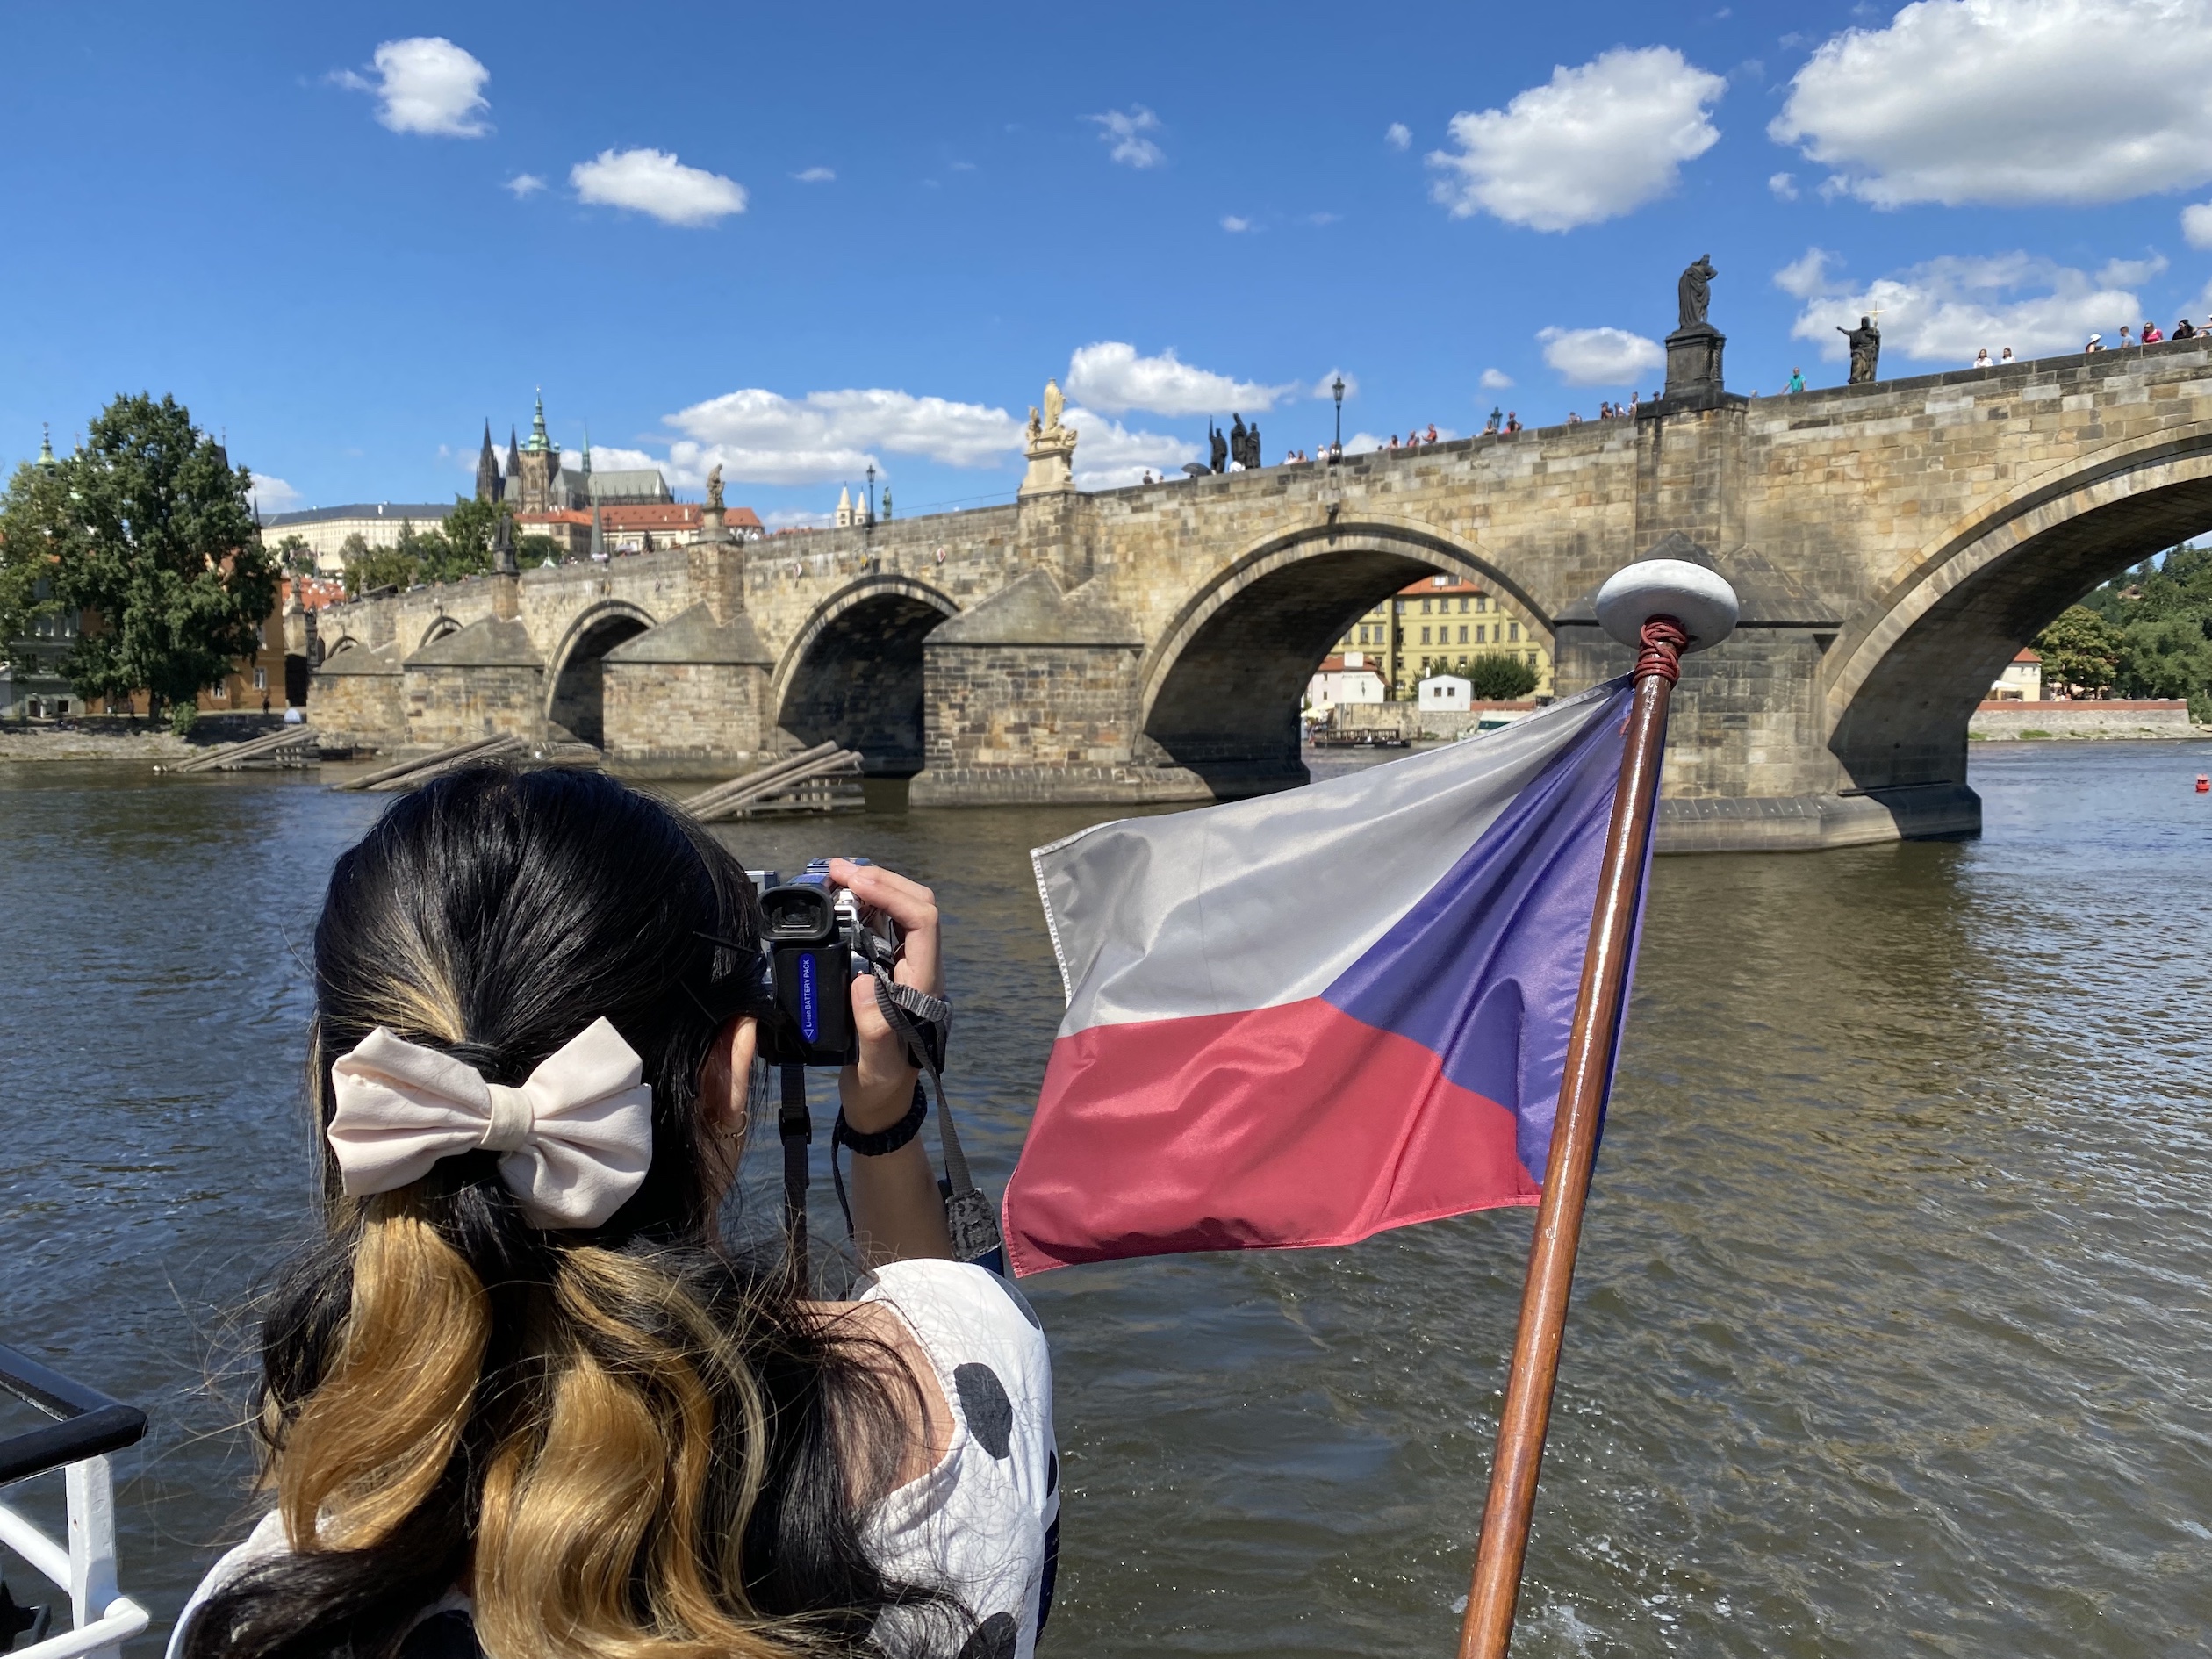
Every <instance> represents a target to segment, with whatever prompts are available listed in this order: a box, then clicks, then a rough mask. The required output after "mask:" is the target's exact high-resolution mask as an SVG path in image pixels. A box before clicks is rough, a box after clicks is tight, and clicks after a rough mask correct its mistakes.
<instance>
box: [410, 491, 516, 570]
mask: <svg viewBox="0 0 2212 1659" xmlns="http://www.w3.org/2000/svg"><path fill="white" fill-rule="evenodd" d="M513 517H514V506H512V505H511V504H509V503H507V502H506V501H479V500H478V499H476V498H475V497H474V496H472V495H456V496H455V497H454V498H453V511H452V512H451V513H450V514H448V515H447V518H446V521H445V530H444V535H445V541H446V547H447V549H448V557H449V562H450V564H451V565H452V567H453V570H454V576H452V577H446V576H434V577H432V578H430V579H431V580H432V581H434V582H443V581H451V580H454V579H456V578H457V577H463V576H480V575H482V574H483V573H484V572H485V571H488V570H490V569H491V568H492V540H493V538H494V537H496V536H497V535H499V521H500V520H501V519H511V518H513Z"/></svg>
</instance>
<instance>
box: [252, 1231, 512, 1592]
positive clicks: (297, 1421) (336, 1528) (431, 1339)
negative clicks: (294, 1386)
mask: <svg viewBox="0 0 2212 1659" xmlns="http://www.w3.org/2000/svg"><path fill="white" fill-rule="evenodd" d="M420 1196H421V1195H420V1190H419V1189H416V1188H408V1189H401V1190H400V1191H398V1192H392V1193H385V1194H383V1195H381V1196H377V1197H376V1198H372V1199H370V1201H369V1202H368V1204H367V1206H366V1209H365V1210H364V1213H363V1217H362V1226H361V1237H360V1241H359V1242H358V1244H356V1246H355V1248H354V1253H353V1287H352V1290H353V1293H352V1296H351V1305H350V1306H349V1307H348V1311H347V1314H346V1322H345V1334H344V1336H343V1338H342V1339H341V1342H340V1344H339V1347H338V1353H337V1355H336V1358H335V1360H334V1363H333V1364H332V1366H331V1369H330V1375H328V1377H327V1378H326V1379H325V1380H324V1381H323V1383H322V1384H321V1385H320V1387H319V1388H317V1389H316V1390H315V1391H314V1392H313V1393H312V1394H311V1395H309V1396H308V1397H307V1398H306V1399H305V1401H304V1402H303V1403H302V1404H301V1405H300V1408H299V1410H298V1412H297V1413H296V1414H295V1415H294V1416H293V1417H292V1418H291V1421H290V1422H289V1423H287V1424H285V1425H284V1427H283V1430H282V1439H281V1440H280V1442H279V1444H278V1446H277V1448H276V1456H275V1457H274V1459H273V1466H272V1471H271V1472H272V1473H273V1474H274V1475H275V1476H276V1486H277V1511H278V1512H279V1513H280V1514H282V1515H283V1516H284V1533H285V1536H286V1537H287V1538H289V1539H290V1540H291V1546H292V1548H294V1549H296V1550H299V1551H302V1552H305V1551H310V1550H318V1549H366V1548H372V1547H374V1546H375V1545H377V1544H380V1543H382V1542H383V1541H384V1540H385V1539H386V1538H388V1537H389V1536H390V1535H391V1531H392V1529H393V1528H394V1527H396V1526H399V1524H400V1523H401V1522H402V1521H404V1520H405V1519H406V1518H407V1517H408V1516H409V1515H410V1514H412V1513H413V1512H414V1510H415V1508H416V1506H417V1505H420V1503H421V1502H422V1500H423V1499H424V1498H425V1497H428V1496H429V1493H430V1490H431V1488H432V1487H434V1486H435V1485H436V1484H437V1481H438V1476H440V1475H441V1474H442V1473H443V1472H444V1470H445V1467H446V1464H447V1463H448V1462H449V1461H450V1460H451V1458H452V1456H453V1452H454V1447H456V1445H457V1444H458V1443H459V1441H460V1438H461V1430H462V1426H463V1424H464V1423H466V1422H467V1420H468V1417H469V1407H470V1401H471V1399H472V1398H473V1397H474V1395H475V1393H476V1389H477V1383H478V1375H479V1374H480V1373H481V1371H482V1369H483V1366H484V1350H485V1342H486V1340H487V1339H488V1338H489V1336H490V1334H491V1313H490V1309H489V1307H488V1305H487V1303H486V1298H485V1291H484V1286H483V1284H482V1282H480V1281H478V1278H477V1276H476V1275H475V1274H474V1273H473V1272H471V1271H470V1268H469V1264H468V1263H467V1262H465V1261H463V1260H462V1259H461V1257H460V1255H459V1254H458V1253H456V1251H455V1250H454V1249H453V1247H452V1246H450V1245H449V1244H447V1243H446V1241H445V1240H444V1239H442V1238H441V1237H439V1235H438V1232H437V1230H436V1229H435V1227H433V1226H431V1225H430V1224H429V1223H428V1222H427V1221H426V1220H425V1219H424V1218H423V1217H422V1216H421V1215H420V1213H419V1211H418V1208H417V1206H418V1204H419V1203H420Z"/></svg>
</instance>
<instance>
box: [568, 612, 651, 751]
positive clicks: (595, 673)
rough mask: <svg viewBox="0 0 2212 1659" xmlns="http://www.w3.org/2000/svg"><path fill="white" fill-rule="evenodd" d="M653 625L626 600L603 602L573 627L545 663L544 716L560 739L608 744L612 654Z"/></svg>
mask: <svg viewBox="0 0 2212 1659" xmlns="http://www.w3.org/2000/svg"><path fill="white" fill-rule="evenodd" d="M653 626H654V620H653V617H652V615H651V614H650V613H649V612H647V611H644V610H642V609H640V608H639V607H637V606H635V605H632V604H630V603H629V602H628V601H627V600H600V601H599V602H598V603H597V604H594V605H591V606H588V607H585V609H584V610H583V611H582V612H581V613H579V614H578V616H577V618H576V620H575V621H572V622H571V623H570V624H569V626H568V631H567V632H566V633H565V634H564V635H563V636H561V643H560V644H559V645H558V646H557V647H556V648H555V650H554V652H553V656H552V659H551V661H550V662H549V663H548V664H547V665H546V675H545V718H546V722H547V724H548V725H549V727H553V728H557V731H556V732H555V734H554V735H555V736H559V735H560V733H562V732H565V733H567V734H568V735H569V736H571V737H574V738H575V739H576V740H577V741H578V742H579V743H593V744H597V745H600V746H601V747H604V746H605V744H606V743H607V700H606V678H605V675H606V657H607V652H609V651H611V650H614V648H615V647H616V646H617V645H620V644H621V643H622V642H623V641H625V640H629V639H635V638H636V636H638V635H640V634H643V632H644V631H645V630H646V629H647V628H651V627H653Z"/></svg>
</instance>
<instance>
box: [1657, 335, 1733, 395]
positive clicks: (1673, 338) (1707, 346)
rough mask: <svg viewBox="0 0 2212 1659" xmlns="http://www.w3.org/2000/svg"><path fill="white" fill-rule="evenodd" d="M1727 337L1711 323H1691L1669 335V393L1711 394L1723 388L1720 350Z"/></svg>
mask: <svg viewBox="0 0 2212 1659" xmlns="http://www.w3.org/2000/svg"><path fill="white" fill-rule="evenodd" d="M1727 343H1728V337H1727V335H1726V334H1722V333H1721V332H1720V330H1719V329H1718V328H1715V327H1713V325H1712V324H1711V323H1691V325H1690V326H1689V327H1687V328H1677V329H1676V330H1675V331H1674V333H1672V334H1669V335H1668V336H1667V396H1668V397H1669V398H1670V399H1673V398H1698V397H1710V396H1712V395H1713V394H1715V393H1717V392H1719V391H1720V353H1721V349H1722V348H1724V347H1725V346H1727Z"/></svg>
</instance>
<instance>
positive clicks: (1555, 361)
mask: <svg viewBox="0 0 2212 1659" xmlns="http://www.w3.org/2000/svg"><path fill="white" fill-rule="evenodd" d="M1536 338H1537V339H1538V340H1540V341H1542V342H1543V347H1544V361H1545V362H1546V363H1549V364H1550V365H1551V366H1552V368H1553V369H1554V370H1555V371H1556V372H1557V373H1558V375H1559V377H1560V378H1561V379H1562V380H1563V381H1565V382H1566V383H1567V384H1569V385H1570V386H1626V385H1630V384H1634V381H1635V379H1636V377H1637V376H1639V375H1641V373H1642V372H1643V371H1644V370H1647V369H1662V368H1664V367H1665V366H1666V362H1667V354H1666V352H1665V350H1664V349H1663V348H1661V346H1660V344H1659V342H1658V341H1655V340H1647V339H1645V338H1644V337H1643V336H1642V335H1641V334H1630V333H1629V332H1628V331H1627V329H1625V328H1546V329H1543V330H1541V332H1540V333H1539V334H1537V336H1536Z"/></svg>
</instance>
